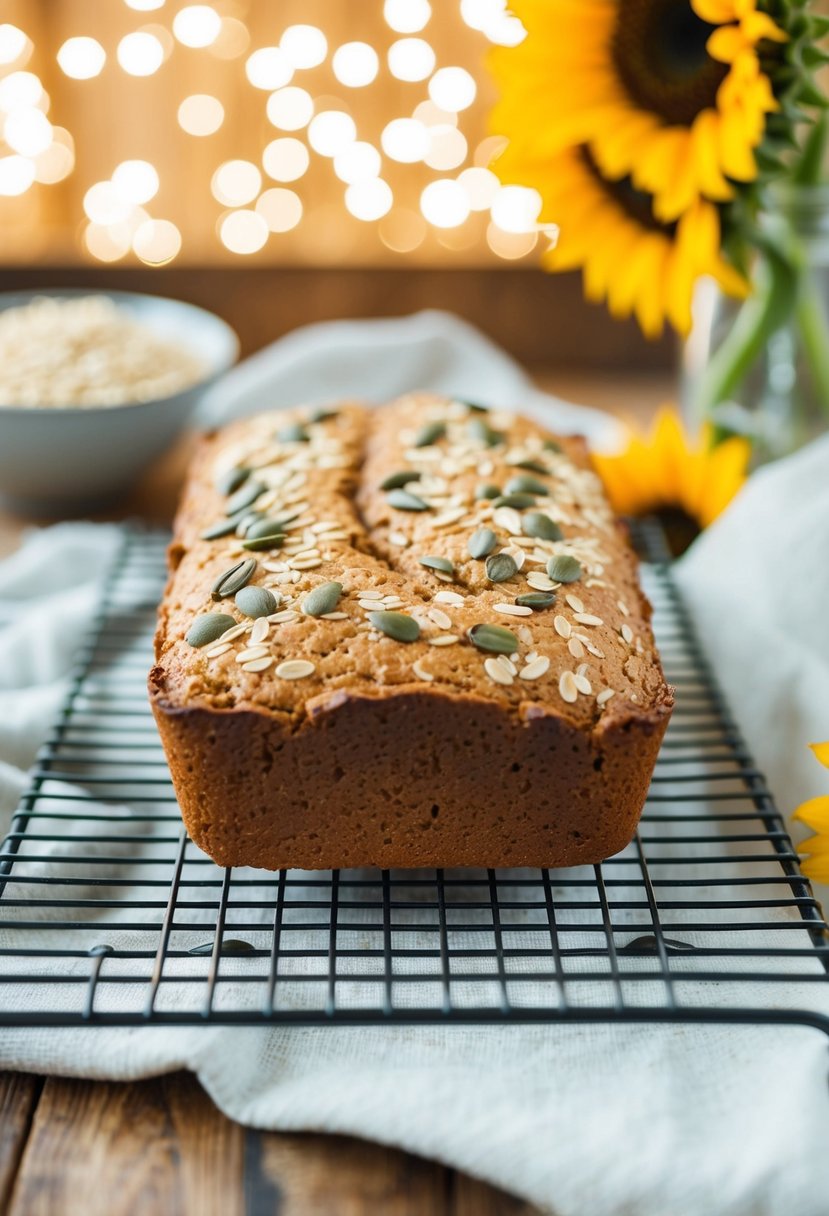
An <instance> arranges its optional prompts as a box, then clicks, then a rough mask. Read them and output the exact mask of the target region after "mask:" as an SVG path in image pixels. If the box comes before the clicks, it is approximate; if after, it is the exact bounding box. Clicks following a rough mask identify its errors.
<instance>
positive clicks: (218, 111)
mask: <svg viewBox="0 0 829 1216" xmlns="http://www.w3.org/2000/svg"><path fill="white" fill-rule="evenodd" d="M224 117H225V111H224V106H223V105H222V103H221V102H220V101H219V99H218V97H211V95H210V94H209V93H192V94H191V95H190V96H189V97H185V99H184V101H183V102H182V103H181V105H180V106H179V108H178V122H179V126H180V127H181V129H182V130H183V131H186V132H187V134H188V135H198V136H206V135H213V134H214V133H215V132H216V131H218V129H219V127H220V126H221V125H222V123H223V122H224Z"/></svg>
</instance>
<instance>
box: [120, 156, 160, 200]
mask: <svg viewBox="0 0 829 1216" xmlns="http://www.w3.org/2000/svg"><path fill="white" fill-rule="evenodd" d="M112 184H113V186H114V187H115V192H116V194H117V195H118V196H119V197H120V198H122V199H123V200H124V201H125V202H127V203H134V204H139V203H148V202H149V201H150V199H151V198H155V196H156V194H158V187H159V180H158V173H157V172H156V169H155V166H154V165H151V164H150V162H149V161H147V160H124V161H121V164H120V165H119V166H118V167H117V169H116V170H115V171H114V173H113V174H112Z"/></svg>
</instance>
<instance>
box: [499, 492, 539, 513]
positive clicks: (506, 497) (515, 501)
mask: <svg viewBox="0 0 829 1216" xmlns="http://www.w3.org/2000/svg"><path fill="white" fill-rule="evenodd" d="M492 505H493V507H495V509H496V510H497V509H498V507H512V508H513V509H514V510H516V511H525V510H526V509H527V508H528V507H534V506H535V495H533V494H501V495H500V497H499V498H496V499H493V502H492Z"/></svg>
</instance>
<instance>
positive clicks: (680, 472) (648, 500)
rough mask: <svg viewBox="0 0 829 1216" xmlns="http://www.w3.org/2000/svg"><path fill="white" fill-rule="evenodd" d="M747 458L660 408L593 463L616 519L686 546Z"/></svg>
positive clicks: (740, 446) (740, 476)
mask: <svg viewBox="0 0 829 1216" xmlns="http://www.w3.org/2000/svg"><path fill="white" fill-rule="evenodd" d="M750 455H751V445H750V444H749V442H748V440H746V439H744V438H742V437H739V436H735V437H733V438H731V439H727V440H725V442H723V443H720V444H718V445H717V446H716V447H712V445H711V436H710V431H709V430H708V429H704V430H703V431H702V432H701V433H700V435H699V437H698V438H697V440H696V441H695V442H692V440H691V439H690V438H689V436H688V435H687V433H686V431H685V429H684V428H683V425H682V422H681V421H680V418H679V416H678V414H677V413H676V411H675V410H673V409H669V408H668V407H663V408H662V409H661V410H659V412H658V413H657V416H656V418H655V420H654V423H653V426H652V428H651V430H650V432H649V433H648V434H641V433H637V432H635V431H631V433H630V436H629V439H628V443H627V446H626V447H625V449H624V450H623V451H622V452H620V453H619V454H618V455H613V456H608V455H602V454H599V453H597V454H596V455H594V458H593V459H594V462H595V465H596V469H597V472H598V474H599V476H600V477H601V479H602V481H603V482H604V486H605V489H606V491H607V494H608V497H609V498H610V501H611V503H612V505H613V508H614V510H615V511H617V512H618V514H620V515H650V514H661V515H663V516H665V517H667V519H668V521H669V522H670V523H671V524H672V525H673V527H672V529H669V532H670V531H671V530H673V532H674V534H675V535H676V534H678V533H681V534H682V537H683V539H684V540H685V541H687V540H689V539H691V538H692V535H691V534H692V533H693V532H697V531H699V530H700V529H702V528H707V527H708V525H709V524H710V523H712V522H713V521H714V520H715V519H716V518H717V516H718V515H719V514H720V513H721V512H722V511H723V510H725V508H726V507H727V506H728V504H729V503H730V502H731V500H732V498H733V497H734V496H735V494H736V493H737V491H738V490H739V489H740V487H741V486H742V485H743V483H744V481H745V480H746V476H747V470H748V461H749V457H750ZM677 525H679V526H677ZM689 525H691V527H690V528H689ZM827 801H829V799H827Z"/></svg>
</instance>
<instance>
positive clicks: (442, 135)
mask: <svg viewBox="0 0 829 1216" xmlns="http://www.w3.org/2000/svg"><path fill="white" fill-rule="evenodd" d="M429 134H430V140H429V148H428V151H427V152H426V155H425V156H424V158H423V159H424V160H425V162H426V164H427V165H428V166H429V168H430V169H440V170H441V171H443V172H445V171H446V170H447V169H457V167H458V165H462V164H463V162H464V161H465V160H466V153H467V143H466V137H465V136H464V135H463V134H462V133H461V132H460V131H459V130H458V129H457V127H450V126H438V127H431V128H430V129H429Z"/></svg>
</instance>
